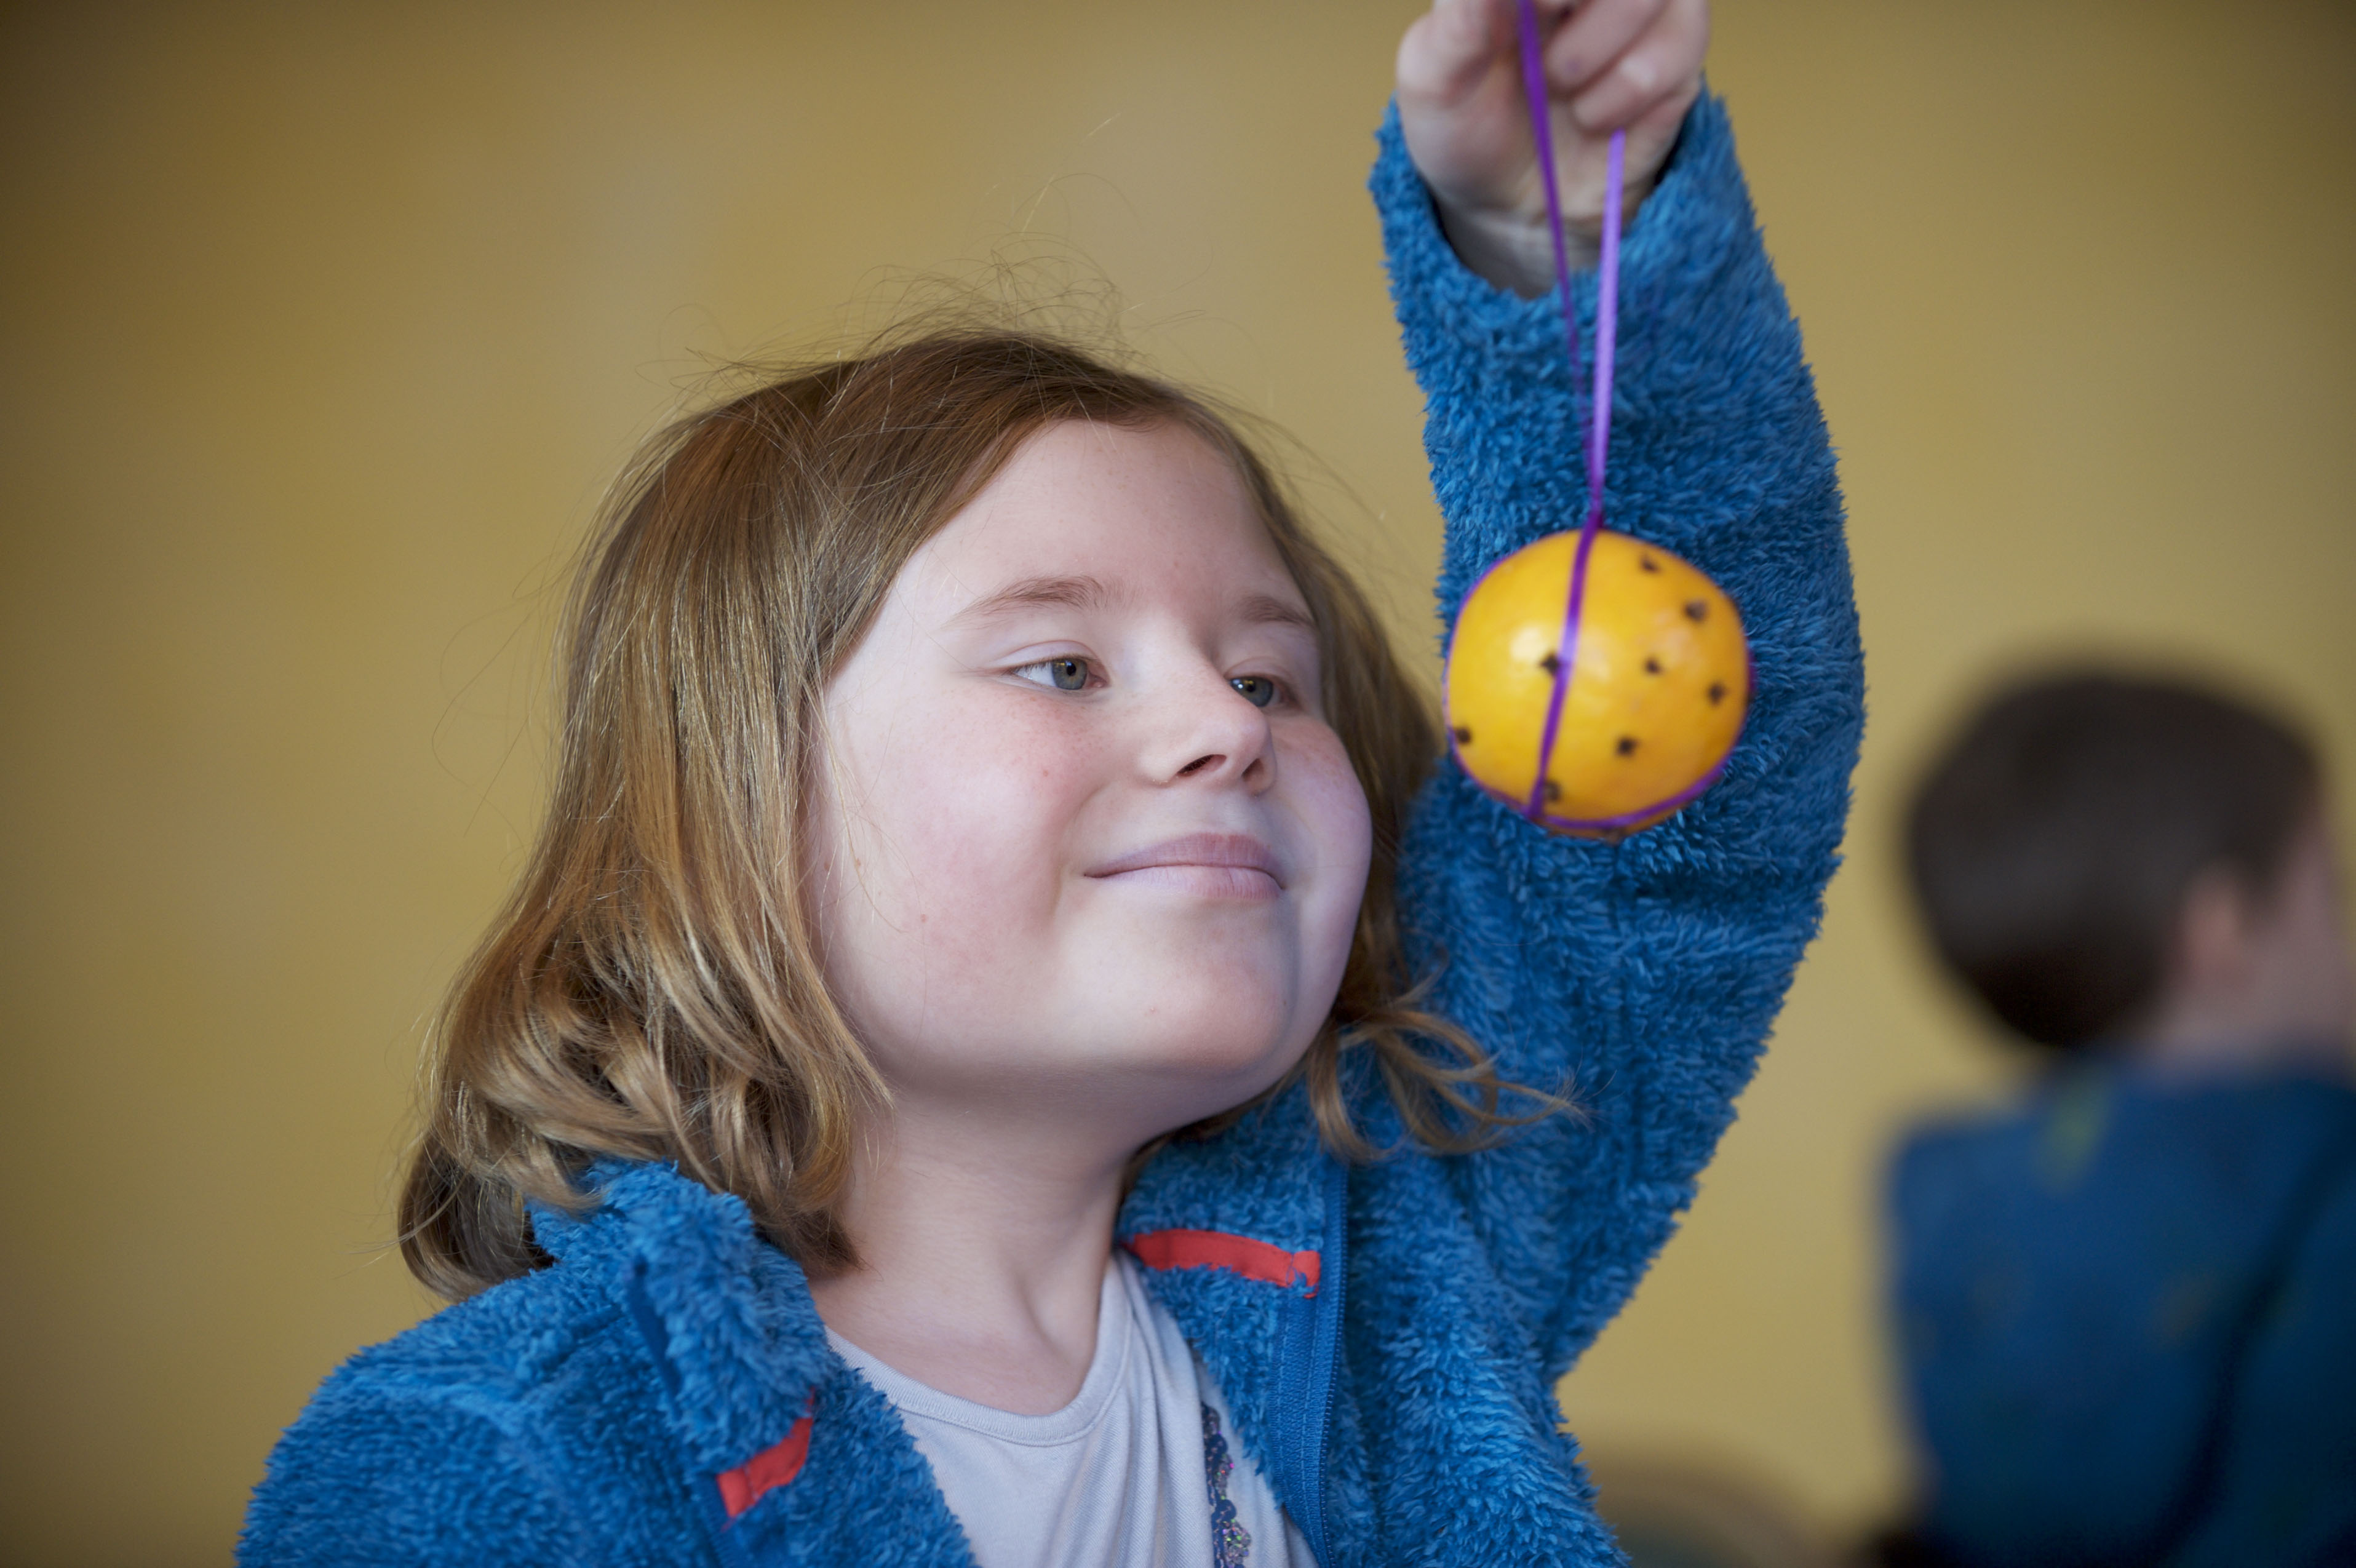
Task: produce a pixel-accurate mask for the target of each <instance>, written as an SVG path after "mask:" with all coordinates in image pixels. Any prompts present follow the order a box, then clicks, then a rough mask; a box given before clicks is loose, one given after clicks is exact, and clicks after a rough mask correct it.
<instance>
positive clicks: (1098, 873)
mask: <svg viewBox="0 0 2356 1568" xmlns="http://www.w3.org/2000/svg"><path fill="white" fill-rule="evenodd" d="M1088 875H1090V876H1092V877H1097V878H1100V879H1103V880H1111V879H1112V878H1115V877H1119V878H1120V879H1122V880H1124V881H1130V882H1137V883H1143V884H1147V885H1151V886H1167V887H1171V888H1173V889H1176V890H1179V891H1182V892H1187V893H1193V894H1196V895H1198V896H1200V897H1209V898H1251V899H1265V898H1273V897H1276V896H1277V895H1278V894H1279V893H1281V892H1282V891H1284V876H1283V874H1282V873H1281V872H1280V869H1279V868H1278V866H1277V862H1276V853H1275V852H1274V851H1273V850H1271V849H1269V847H1268V845H1266V844H1264V843H1260V841H1259V840H1258V839H1256V838H1252V837H1250V836H1248V835H1247V834H1243V833H1188V834H1186V835H1185V836H1184V837H1183V838H1174V839H1165V840H1163V841H1162V843H1157V844H1152V845H1150V846H1148V847H1147V848H1144V849H1141V850H1135V851H1132V852H1131V853H1130V854H1124V855H1122V856H1121V857H1120V858H1119V859H1118V860H1108V861H1107V862H1105V864H1103V865H1098V866H1095V867H1092V868H1091V869H1090V870H1089V872H1088Z"/></svg>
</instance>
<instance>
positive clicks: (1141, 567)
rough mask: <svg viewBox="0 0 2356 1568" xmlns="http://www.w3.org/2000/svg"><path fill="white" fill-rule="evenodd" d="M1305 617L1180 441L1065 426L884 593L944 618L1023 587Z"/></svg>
mask: <svg viewBox="0 0 2356 1568" xmlns="http://www.w3.org/2000/svg"><path fill="white" fill-rule="evenodd" d="M1054 580H1087V581H1092V582H1094V583H1096V584H1098V585H1102V586H1103V587H1104V588H1105V589H1106V590H1107V591H1108V594H1109V595H1111V596H1119V597H1130V596H1143V597H1145V598H1148V599H1156V598H1160V599H1172V600H1188V599H1199V600H1205V601H1228V602H1230V603H1231V604H1234V605H1240V604H1241V603H1242V601H1245V600H1247V599H1259V600H1271V599H1272V600H1275V601H1278V602H1279V603H1281V604H1285V605H1289V606H1290V607H1295V608H1305V607H1303V605H1302V600H1301V592H1300V589H1299V588H1298V587H1297V586H1296V585H1294V583H1293V581H1292V578H1291V575H1290V573H1289V572H1287V571H1286V569H1285V566H1284V563H1283V560H1282V558H1281V557H1280V556H1279V555H1278V553H1277V550H1276V545H1275V542H1274V541H1273V540H1271V539H1270V538H1269V532H1268V528H1267V525H1266V524H1265V523H1264V522H1262V521H1261V520H1260V516H1259V511H1258V507H1257V506H1256V505H1255V504H1254V502H1253V499H1252V496H1251V493H1250V491H1249V489H1248V488H1247V487H1246V485H1245V483H1244V480H1243V477H1242V476H1241V475H1240V474H1238V473H1237V471H1236V469H1235V466H1234V465H1233V464H1232V463H1231V462H1229V461H1228V460H1227V458H1226V456H1225V455H1224V454H1222V453H1220V452H1218V451H1217V450H1215V448H1213V447H1212V446H1210V445H1209V443H1207V442H1205V440H1204V439H1203V438H1202V437H1201V436H1199V435H1195V434H1194V432H1193V431H1191V430H1187V429H1185V428H1183V426H1179V425H1173V424H1156V425H1152V426H1149V427H1147V428H1145V429H1127V428H1123V427H1120V426H1117V425H1106V424H1085V423H1081V422H1078V421H1066V422H1063V423H1059V424H1051V425H1048V426H1046V427H1045V428H1044V429H1042V430H1040V431H1038V432H1036V433H1035V434H1033V435H1031V436H1030V437H1028V438H1027V439H1025V440H1024V441H1023V444H1022V445H1021V446H1019V447H1017V448H1016V450H1015V451H1014V453H1013V455H1012V456H1010V457H1009V458H1008V459H1007V460H1006V463H1005V464H1004V466H1003V467H1001V468H1000V469H999V471H998V473H997V474H996V475H995V476H993V477H992V478H991V480H990V482H989V483H988V484H987V485H985V486H984V487H983V488H982V489H981V490H980V492H979V493H978V494H977V495H976V496H975V497H974V498H973V499H972V500H971V501H970V502H969V503H968V504H967V505H966V506H965V508H964V509H963V510H960V511H959V512H958V514H957V515H956V516H955V517H953V518H951V519H950V520H949V521H948V522H947V523H946V524H944V525H943V526H942V528H941V530H940V532H937V533H936V534H935V535H934V536H933V537H932V538H931V539H930V540H927V541H926V543H925V544H924V546H923V547H922V548H921V549H919V550H918V551H917V552H916V554H915V555H914V556H912V557H911V558H910V560H909V562H908V565H907V568H906V570H905V572H904V573H903V575H902V581H901V583H900V584H899V585H895V592H898V591H900V590H902V589H905V590H906V591H907V592H908V593H910V594H911V595H913V596H916V597H917V598H918V599H920V600H924V601H928V602H929V607H930V608H932V609H934V610H936V611H937V612H946V613H957V612H958V610H961V609H963V608H965V607H969V606H970V605H971V604H973V603H974V602H975V601H976V600H977V599H978V598H980V597H984V596H991V595H994V594H998V593H1001V592H1002V591H1003V590H1005V589H1006V588H1008V587H1009V586H1010V585H1017V584H1021V583H1023V582H1026V581H1054Z"/></svg>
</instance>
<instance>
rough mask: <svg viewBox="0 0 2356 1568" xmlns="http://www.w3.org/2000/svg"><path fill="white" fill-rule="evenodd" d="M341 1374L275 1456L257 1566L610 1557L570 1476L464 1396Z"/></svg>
mask: <svg viewBox="0 0 2356 1568" xmlns="http://www.w3.org/2000/svg"><path fill="white" fill-rule="evenodd" d="M340 1392H341V1391H339V1389H338V1388H337V1384H336V1383H335V1382H334V1381H332V1380H331V1382H330V1384H329V1386H328V1387H327V1390H325V1391H322V1393H321V1395H320V1397H319V1398H318V1399H317V1400H316V1401H315V1402H313V1403H312V1405H311V1408H310V1409H309V1410H307V1411H305V1412H304V1415H303V1419H302V1420H301V1421H300V1422H298V1423H296V1424H295V1427H294V1428H293V1429H292V1430H291V1431H290V1433H289V1434H288V1436H289V1441H287V1442H284V1443H282V1444H280V1445H279V1447H278V1450H277V1452H276V1453H275V1454H273V1455H272V1456H271V1464H270V1475H269V1477H268V1478H267V1479H266V1480H265V1481H264V1482H263V1484H262V1487H260V1488H259V1490H258V1491H257V1492H256V1494H255V1496H254V1500H253V1505H252V1509H250V1510H249V1512H248V1513H247V1516H246V1525H245V1532H244V1535H243V1536H242V1538H241V1540H240V1541H239V1542H238V1554H237V1556H238V1562H239V1563H241V1564H243V1565H245V1568H262V1565H264V1564H268V1565H270V1568H295V1565H298V1564H315V1563H316V1564H319V1565H321V1568H326V1565H327V1564H330V1563H333V1564H338V1565H345V1568H351V1565H358V1564H367V1565H369V1568H444V1565H446V1568H460V1565H461V1564H464V1565H465V1568H499V1565H502V1564H513V1565H515V1568H526V1565H528V1564H529V1565H540V1568H561V1565H564V1564H582V1565H584V1568H585V1565H587V1564H589V1563H599V1562H604V1561H606V1560H608V1559H607V1555H606V1553H605V1552H602V1551H600V1550H597V1549H595V1548H594V1546H593V1543H592V1542H591V1541H589V1540H588V1539H586V1538H585V1536H584V1531H583V1530H582V1528H581V1525H580V1521H579V1520H578V1518H577V1516H576V1513H575V1510H574V1509H573V1508H572V1507H569V1506H568V1505H567V1502H566V1498H565V1492H566V1487H564V1485H563V1483H562V1478H561V1477H556V1476H553V1475H551V1474H548V1473H546V1470H545V1467H544V1466H541V1465H539V1464H536V1463H535V1462H534V1460H533V1457H532V1455H531V1453H530V1447H529V1445H528V1444H525V1443H523V1442H521V1441H519V1438H518V1436H517V1434H514V1433H512V1432H510V1431H509V1430H508V1428H509V1426H510V1425H512V1423H511V1422H509V1421H504V1420H502V1419H500V1416H501V1414H502V1413H503V1412H501V1411H500V1410H499V1409H497V1408H491V1409H484V1410H470V1409H468V1408H467V1406H468V1404H469V1402H470V1401H469V1398H468V1396H467V1394H466V1392H465V1391H426V1390H419V1391H412V1392H408V1393H398V1392H390V1391H385V1390H382V1389H379V1388H370V1389H369V1390H367V1391H366V1392H365V1394H364V1395H360V1394H355V1395H354V1396H353V1397H349V1398H344V1397H338V1396H339V1393H340Z"/></svg>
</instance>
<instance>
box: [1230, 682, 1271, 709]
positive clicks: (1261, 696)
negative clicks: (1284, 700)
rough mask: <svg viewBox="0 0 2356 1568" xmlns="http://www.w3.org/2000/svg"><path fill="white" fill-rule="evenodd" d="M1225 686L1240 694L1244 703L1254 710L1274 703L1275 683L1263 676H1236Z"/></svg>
mask: <svg viewBox="0 0 2356 1568" xmlns="http://www.w3.org/2000/svg"><path fill="white" fill-rule="evenodd" d="M1227 684H1228V685H1230V686H1233V687H1234V688H1235V689H1236V690H1237V691H1238V692H1240V693H1243V697H1244V701H1245V702H1247V703H1250V704H1251V705H1252V706H1253V707H1255V708H1264V707H1266V706H1268V705H1269V703H1272V702H1274V701H1276V682H1273V681H1271V680H1269V678H1268V677H1267V676H1265V675H1237V676H1235V677H1233V678H1232V679H1230V680H1229V681H1228V682H1227Z"/></svg>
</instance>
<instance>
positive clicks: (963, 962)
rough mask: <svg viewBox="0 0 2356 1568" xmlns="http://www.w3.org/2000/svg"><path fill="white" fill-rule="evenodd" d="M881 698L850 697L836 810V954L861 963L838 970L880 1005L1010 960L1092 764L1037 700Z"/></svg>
mask: <svg viewBox="0 0 2356 1568" xmlns="http://www.w3.org/2000/svg"><path fill="white" fill-rule="evenodd" d="M873 695H876V696H882V695H883V693H874V694H873ZM881 706H883V704H874V703H851V704H846V706H845V711H844V712H843V714H842V715H841V723H840V725H838V736H839V740H838V744H837V746H836V750H835V765H836V768H837V777H838V785H837V788H838V789H839V790H840V793H841V804H840V805H839V806H838V807H837V808H836V809H835V811H833V812H832V813H831V815H832V817H833V819H834V822H835V824H836V825H835V828H834V833H835V849H834V854H833V863H834V864H835V865H837V866H838V867H839V868H840V869H839V870H838V871H837V873H836V874H835V875H834V877H833V881H834V883H835V884H836V886H834V887H833V888H832V889H831V892H832V894H833V897H832V900H831V916H830V920H829V924H830V927H832V928H834V929H831V930H830V932H829V933H828V934H829V939H830V940H829V947H830V951H840V952H841V955H842V960H843V963H844V966H845V967H850V966H852V965H855V966H856V968H857V969H858V970H859V971H861V973H860V974H858V975H855V976H854V975H851V974H845V975H842V976H841V979H843V980H845V981H850V982H851V983H853V984H854V985H855V986H856V989H857V990H858V992H859V993H861V994H862V995H864V996H866V997H868V998H870V999H871V1003H870V1005H871V1006H872V1005H873V1000H872V999H874V998H877V997H880V996H890V997H894V998H897V999H898V1002H899V1003H900V1004H905V1003H907V1002H909V1001H914V1000H917V999H920V998H921V996H922V995H923V994H925V993H928V992H931V991H933V990H934V989H935V983H949V984H960V985H969V984H971V983H974V981H975V974H974V971H977V970H982V969H987V968H989V967H991V966H997V965H1002V964H1003V963H1005V961H1007V958H1008V955H1009V953H1010V951H1011V950H1012V949H1013V948H1015V947H1018V946H1019V945H1020V940H1021V933H1022V932H1023V930H1024V929H1029V928H1031V927H1033V925H1035V923H1036V919H1038V918H1044V916H1045V915H1046V914H1047V913H1048V912H1049V911H1051V910H1052V908H1053V907H1054V903H1055V897H1056V895H1057V890H1058V870H1059V867H1060V865H1061V863H1062V858H1063V857H1062V855H1061V854H1059V853H1058V852H1059V841H1060V837H1061V833H1062V831H1063V828H1064V826H1065V824H1066V822H1068V821H1069V820H1070V817H1071V814H1072V811H1073V802H1072V800H1071V799H1070V798H1069V797H1070V796H1071V795H1072V794H1073V792H1074V790H1075V789H1076V788H1077V787H1078V780H1079V779H1081V778H1082V776H1084V775H1085V773H1086V766H1087V764H1086V757H1085V756H1084V755H1082V754H1081V750H1080V748H1079V746H1077V745H1076V739H1075V737H1074V736H1071V735H1069V734H1068V733H1066V729H1065V728H1064V727H1063V726H1059V725H1055V724H1053V723H1051V722H1042V715H1040V714H1037V713H1036V712H1035V710H1033V708H1032V706H1031V705H1030V704H1025V703H989V702H975V701H971V700H965V701H947V700H933V699H928V697H927V696H926V694H924V693H900V694H898V695H897V696H896V698H894V699H893V700H890V701H889V702H888V715H887V714H884V713H882V712H879V711H878V710H879V707H881ZM919 978H921V979H923V980H924V981H925V982H926V983H925V984H922V985H915V986H912V985H911V984H909V982H910V981H912V980H916V979H919ZM861 982H864V983H861Z"/></svg>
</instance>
